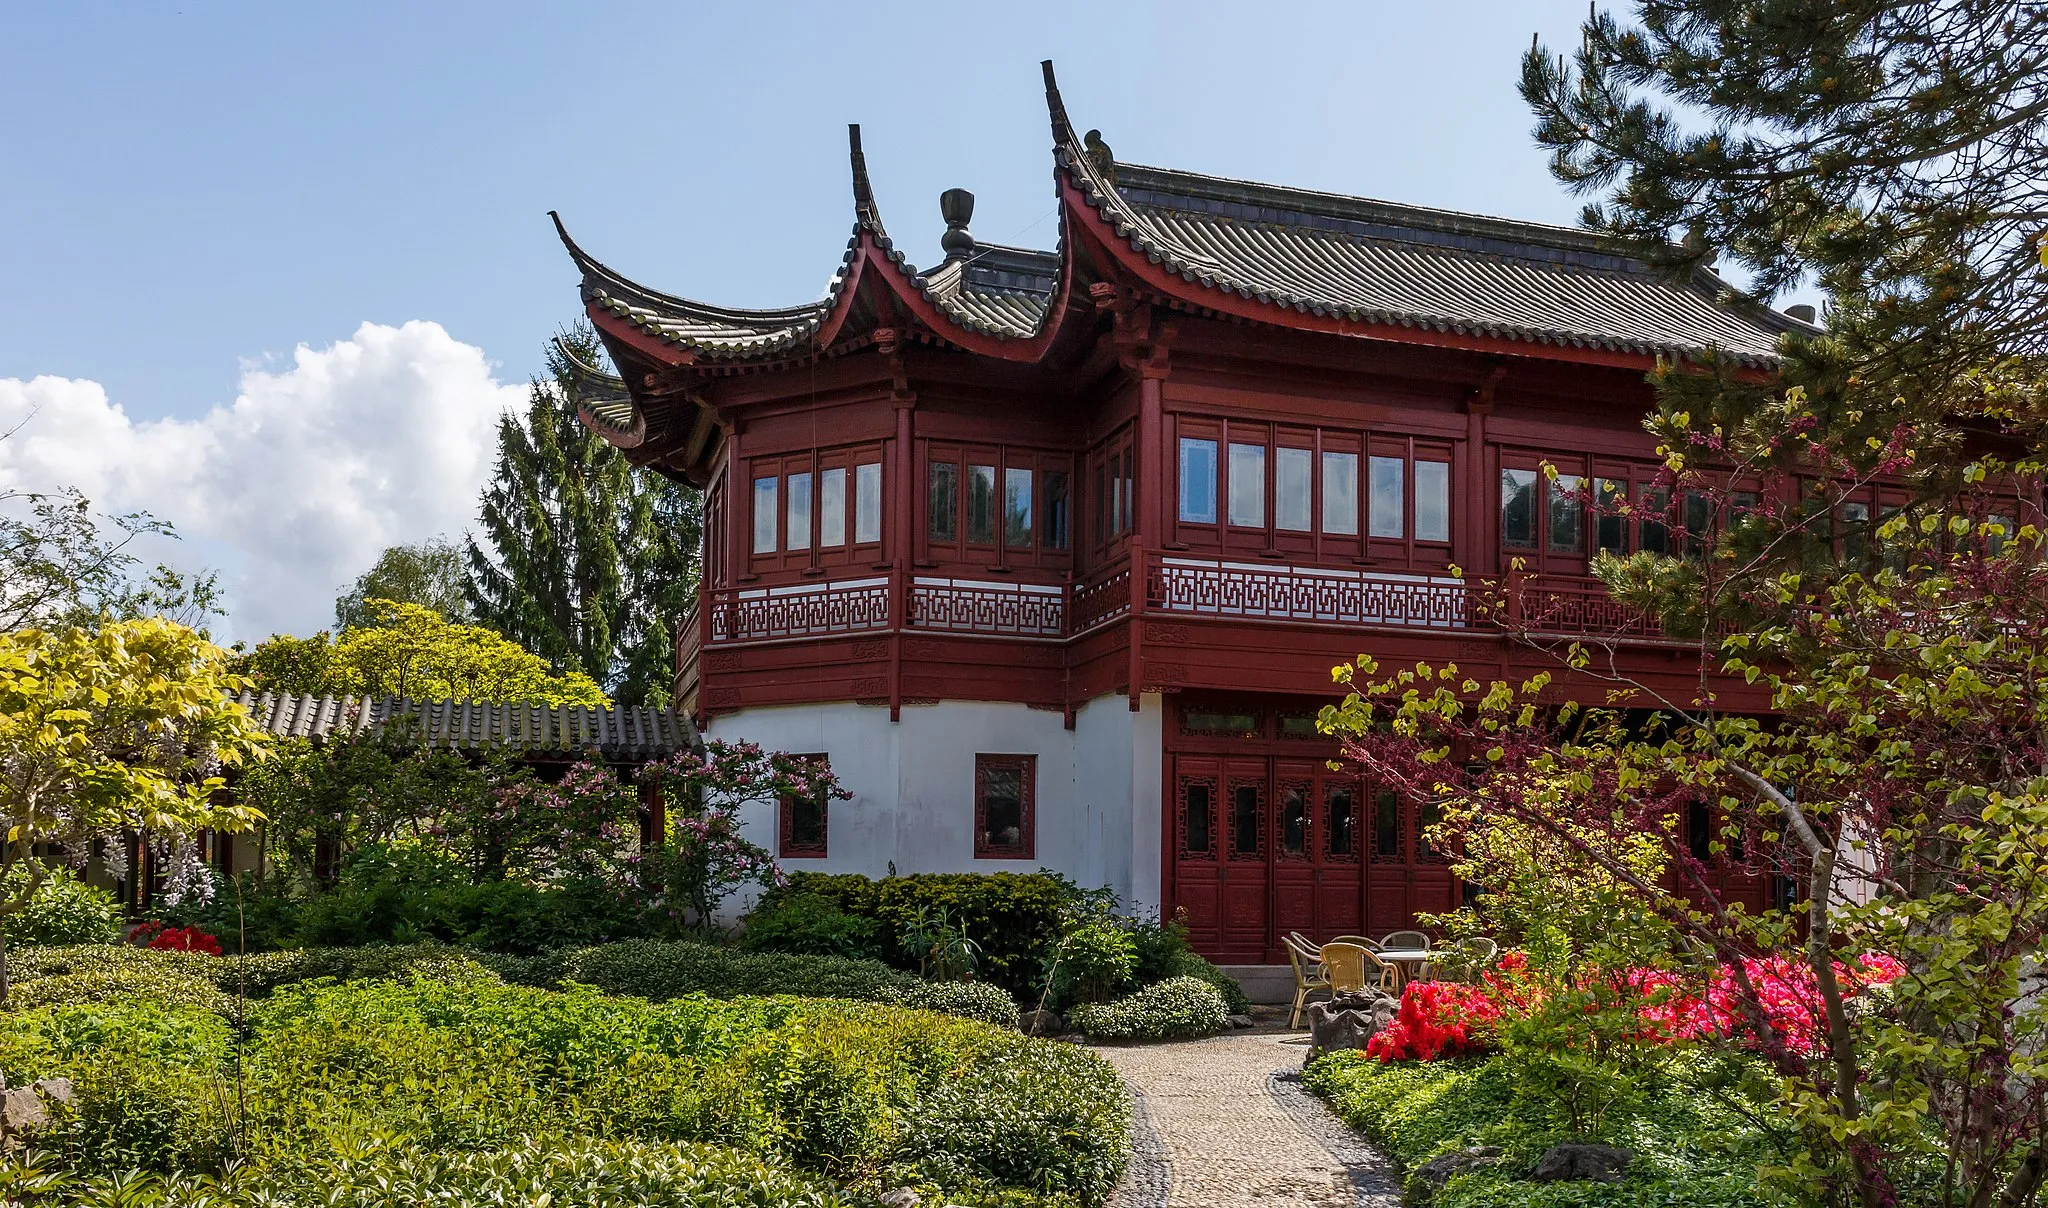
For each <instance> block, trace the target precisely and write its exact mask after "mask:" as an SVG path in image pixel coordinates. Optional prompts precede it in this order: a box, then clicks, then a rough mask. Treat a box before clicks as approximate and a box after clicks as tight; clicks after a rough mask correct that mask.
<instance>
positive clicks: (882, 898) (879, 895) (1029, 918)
mask: <svg viewBox="0 0 2048 1208" xmlns="http://www.w3.org/2000/svg"><path fill="white" fill-rule="evenodd" d="M1079 899H1080V892H1079V891H1078V890H1077V889H1076V888H1075V887H1074V885H1073V883H1072V882H1071V881H1068V880H1066V879H1065V878H1064V877H1061V876H1058V875H1056V874H1054V873H1047V872H1038V873H1015V872H999V873H964V872H963V873H919V874H917V875H914V876H907V877H884V878H882V879H881V880H879V881H877V880H873V879H871V878H868V877H864V876H861V875H859V874H858V873H813V872H800V873H796V874H795V875H793V876H791V877H790V878H789V884H788V885H787V886H784V887H781V888H777V889H771V890H769V891H768V892H767V893H766V894H765V895H763V897H762V899H761V902H760V904H759V905H758V906H756V907H755V908H754V913H753V914H752V915H751V916H750V917H749V920H748V927H749V928H750V929H751V928H752V927H753V926H754V925H755V921H756V920H760V922H761V925H762V926H763V927H764V928H768V929H771V930H774V931H786V932H798V931H800V930H802V929H801V928H799V927H798V926H797V923H796V922H794V921H791V920H788V919H785V918H783V917H782V916H783V915H784V914H785V912H792V911H801V912H803V914H804V915H805V920H804V922H805V924H806V926H810V925H812V924H814V923H815V922H816V918H817V917H818V916H821V915H822V916H824V917H827V918H829V915H830V912H832V911H836V912H839V913H842V914H845V915H852V916H858V917H864V918H871V919H874V920H876V921H877V922H878V924H879V931H880V935H879V936H878V937H876V940H875V942H878V943H881V944H883V945H886V948H885V951H886V954H887V956H888V958H889V959H891V960H893V961H896V962H897V963H898V964H904V963H908V962H909V958H908V957H907V955H906V954H904V953H903V952H902V951H901V950H900V945H899V943H898V937H900V936H901V935H902V934H903V929H904V927H905V926H906V925H907V924H908V923H909V922H910V920H911V919H912V918H913V917H914V916H915V915H916V914H917V913H918V912H919V911H920V910H937V909H938V908H940V907H943V908H944V909H945V910H946V913H947V915H948V916H949V917H951V918H952V919H953V920H955V921H956V922H957V923H959V924H960V925H961V926H962V927H964V928H965V929H966V931H967V934H968V936H969V937H970V938H972V939H973V940H974V941H975V942H976V943H978V944H980V945H981V969H980V973H979V976H980V977H981V979H982V980H983V981H989V982H994V983H995V984H996V985H999V986H1001V987H1003V988H1004V989H1005V990H1008V991H1010V993H1012V994H1015V995H1019V996H1023V997H1029V996H1031V995H1032V993H1033V990H1034V987H1035V986H1036V985H1037V983H1038V980H1039V977H1040V974H1041V964H1042V962H1043V958H1044V955H1045V952H1046V950H1047V948H1048V947H1049V946H1051V945H1052V944H1053V943H1055V942H1057V941H1058V939H1059V937H1060V929H1061V912H1062V911H1063V910H1065V909H1066V908H1067V907H1069V906H1071V905H1073V904H1074V903H1075V902H1077V901H1078V900H1079ZM804 934H807V935H810V934H813V933H812V932H809V931H805V932H804ZM805 942H806V943H818V942H823V941H820V940H814V939H812V940H806V941H805Z"/></svg>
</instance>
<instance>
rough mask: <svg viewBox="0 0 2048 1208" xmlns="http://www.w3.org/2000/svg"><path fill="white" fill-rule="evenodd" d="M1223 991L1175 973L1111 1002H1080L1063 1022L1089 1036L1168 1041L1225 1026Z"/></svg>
mask: <svg viewBox="0 0 2048 1208" xmlns="http://www.w3.org/2000/svg"><path fill="white" fill-rule="evenodd" d="M1226 1014H1228V1012H1227V1011H1226V1010H1225V1009H1224V1004H1223V996H1222V995H1221V994H1219V993H1217V992H1216V987H1214V986H1212V985H1210V984H1209V983H1208V982H1205V981H1202V980H1200V979H1198V978H1193V977H1176V978H1172V979H1170V980H1168V981H1163V982H1160V983H1158V984H1157V985H1151V986H1146V987H1145V988H1144V989H1142V990H1140V991H1138V992H1137V993H1136V994H1132V995H1130V996H1129V997H1127V998H1120V999H1118V1000H1116V1001H1115V1002H1112V1003H1084V1004H1082V1005H1080V1006H1077V1007H1075V1008H1074V1009H1073V1010H1071V1011H1069V1012H1067V1025H1068V1026H1069V1027H1071V1028H1073V1029H1074V1030H1075V1031H1077V1032H1080V1033H1082V1034H1083V1035H1085V1036H1087V1037H1089V1038H1090V1039H1091V1040H1169V1039H1173V1038H1176V1037H1182V1036H1207V1035H1209V1034H1210V1033H1212V1032H1220V1031H1222V1030H1223V1028H1224V1016H1225V1015H1226Z"/></svg>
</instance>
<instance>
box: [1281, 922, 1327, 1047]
mask: <svg viewBox="0 0 2048 1208" xmlns="http://www.w3.org/2000/svg"><path fill="white" fill-rule="evenodd" d="M1284 942H1285V944H1286V945H1287V963H1288V964H1289V965H1290V966H1292V967H1293V969H1294V1011H1293V1013H1291V1014H1290V1015H1288V1017H1287V1026H1288V1027H1290V1028H1298V1027H1300V1026H1301V1013H1302V1011H1303V1009H1305V1008H1306V1007H1307V1005H1308V996H1309V995H1310V994H1313V993H1315V992H1316V991H1317V990H1327V989H1329V988H1330V978H1329V974H1328V973H1326V972H1325V971H1324V970H1323V954H1322V952H1321V951H1320V950H1319V949H1317V948H1316V946H1315V945H1313V944H1311V943H1309V942H1308V941H1306V940H1304V939H1302V938H1301V937H1300V936H1299V935H1297V934H1295V933H1293V932H1289V933H1288V934H1287V936H1286V937H1285V939H1284Z"/></svg>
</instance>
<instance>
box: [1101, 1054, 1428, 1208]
mask: <svg viewBox="0 0 2048 1208" xmlns="http://www.w3.org/2000/svg"><path fill="white" fill-rule="evenodd" d="M1306 1041H1307V1038H1306V1037H1304V1036H1302V1035H1301V1034H1300V1033H1293V1034H1288V1033H1274V1032H1263V1031H1259V1032H1231V1033H1226V1034H1224V1035H1222V1036H1211V1037H1208V1038H1206V1039H1203V1040H1185V1041H1179V1042H1176V1043H1172V1044H1155V1045H1143V1046H1131V1047H1128V1048H1125V1047H1102V1048H1098V1049H1096V1050H1095V1051H1096V1052H1097V1053H1100V1054H1101V1055H1102V1057H1103V1059H1104V1060H1106V1061H1108V1062H1109V1063H1110V1064H1111V1065H1114V1066H1115V1067H1116V1068H1117V1071H1118V1072H1119V1073H1121V1074H1122V1075H1123V1076H1124V1082H1125V1083H1126V1084H1127V1085H1128V1086H1129V1087H1130V1088H1131V1094H1132V1098H1133V1101H1134V1102H1135V1104H1136V1106H1137V1111H1136V1113H1135V1116H1134V1121H1135V1122H1134V1126H1133V1132H1134V1134H1135V1135H1134V1136H1133V1138H1132V1155H1131V1167H1130V1172H1129V1173H1128V1174H1126V1175H1125V1176H1124V1181H1123V1183H1122V1184H1121V1185H1120V1186H1119V1187H1118V1188H1117V1194H1116V1198H1115V1199H1114V1200H1112V1201H1111V1205H1112V1208H1239V1206H1240V1205H1247V1204H1280V1205H1285V1204H1303V1205H1316V1206H1317V1208H1325V1206H1327V1208H1396V1206H1397V1205H1399V1204H1400V1202H1401V1196H1400V1190H1399V1187H1400V1185H1399V1183H1398V1181H1397V1180H1396V1179H1395V1177H1394V1172H1393V1167H1392V1166H1391V1165H1390V1164H1389V1163H1388V1162H1387V1160H1386V1159H1385V1158H1384V1157H1382V1156H1380V1154H1379V1153H1378V1152H1377V1151H1375V1150H1373V1149H1372V1148H1370V1147H1369V1146H1367V1145H1366V1144H1365V1142H1364V1139H1363V1138H1361V1137H1359V1136H1358V1134H1357V1133H1356V1132H1354V1131H1352V1130H1351V1129H1350V1128H1347V1127H1346V1126H1345V1125H1344V1124H1343V1122H1341V1121H1340V1120H1338V1119H1337V1118H1336V1117H1335V1116H1333V1115H1331V1114H1330V1112H1329V1110H1328V1109H1327V1108H1325V1107H1324V1106H1323V1104H1322V1101H1321V1100H1319V1099H1317V1098H1316V1097H1315V1096H1313V1095H1310V1094H1309V1093H1308V1092H1306V1091H1304V1090H1303V1089H1302V1088H1301V1086H1300V1084H1299V1083H1298V1082H1295V1081H1292V1075H1293V1074H1294V1073H1295V1071H1297V1070H1299V1069H1300V1067H1301V1058H1302V1054H1303V1053H1304V1052H1305V1051H1306V1049H1305V1048H1304V1045H1305V1044H1306ZM1290 1042H1291V1043H1290Z"/></svg>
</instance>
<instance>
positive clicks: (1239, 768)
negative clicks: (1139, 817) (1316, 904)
mask: <svg viewBox="0 0 2048 1208" xmlns="http://www.w3.org/2000/svg"><path fill="white" fill-rule="evenodd" d="M1271 787H1272V786H1271V781H1270V779H1269V777H1268V776H1267V761H1266V760H1264V759H1257V758H1243V759H1225V760H1224V761H1223V800H1222V802H1221V804H1222V807H1223V875H1222V905H1223V919H1222V926H1221V929H1220V930H1221V934H1220V935H1219V936H1218V937H1217V945H1216V950H1217V951H1218V952H1220V953H1222V954H1223V957H1224V959H1225V961H1226V962H1229V963H1242V964H1262V963H1264V962H1265V960H1266V959H1267V953H1268V951H1269V950H1270V942H1269V941H1270V940H1271V932H1272V928H1271V919H1272V911H1271V909H1270V904H1269V902H1268V900H1267V898H1268V894H1269V893H1270V879H1269V877H1268V875H1267V874H1268V869H1267V860H1268V858H1269V857H1268V852H1269V848H1268V844H1267V825H1268V824H1267V821H1266V819H1267V815H1268V811H1269V809H1270V807H1271Z"/></svg>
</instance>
